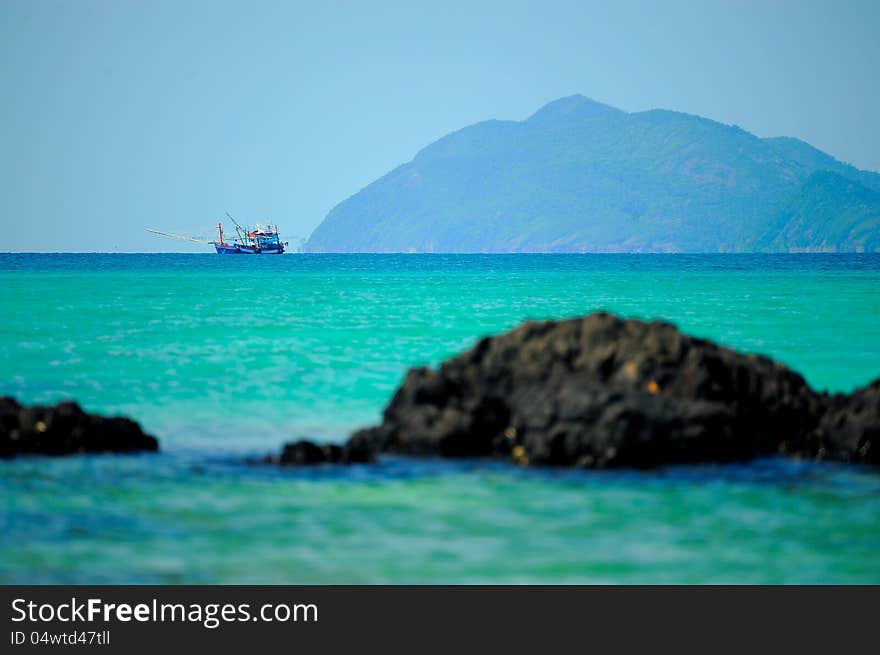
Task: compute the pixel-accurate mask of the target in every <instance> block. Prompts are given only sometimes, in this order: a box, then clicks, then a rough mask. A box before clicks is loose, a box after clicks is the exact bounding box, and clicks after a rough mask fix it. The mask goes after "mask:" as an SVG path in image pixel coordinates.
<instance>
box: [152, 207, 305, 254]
mask: <svg viewBox="0 0 880 655" xmlns="http://www.w3.org/2000/svg"><path fill="white" fill-rule="evenodd" d="M226 215H227V216H229V219H230V220H231V221H232V223H233V225H235V236H234V237H232V241H226V240H225V239H224V236H223V224H222V223H217V239H216V240H215V241H209V240H207V239H197V238H195V237H188V236H184V235H182V234H171V233H169V232H160V231H159V230H153V229H150V228H147V232H152V233H153V234H158V235H159V236H163V237H168V238H170V239H181V240H183V241H191V242H193V243H209V244H211V245H213V246H214V248H215V250H216V251H217V254H218V255H281V254H283V253H284V249H285V248H286V247H287V245H288V244H287V241H282V240H281V236H280V235H279V234H278V226H277V225H268V224H267V225H266V226H262V225H260V224H259V223H257V226H256V227H255V228H254V229H253V230H251V229H250V228H245V227H242V226H241V225H239V224H238V221H236V220H235V219H234V218H232V216H230V215H229V213H228V212H227V214H226Z"/></svg>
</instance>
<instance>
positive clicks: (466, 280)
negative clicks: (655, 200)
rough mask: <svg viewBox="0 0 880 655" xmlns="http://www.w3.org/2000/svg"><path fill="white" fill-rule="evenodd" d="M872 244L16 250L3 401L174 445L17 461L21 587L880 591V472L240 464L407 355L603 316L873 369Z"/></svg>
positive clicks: (838, 381) (11, 488)
mask: <svg viewBox="0 0 880 655" xmlns="http://www.w3.org/2000/svg"><path fill="white" fill-rule="evenodd" d="M878 283H880V257H878V256H870V255H869V256H821V255H820V256H809V255H801V256H746V255H736V256H732V255H707V256H684V255H680V256H679V255H662V256H659V255H653V256H652V255H645V256H642V255H585V256H577V255H562V256H556V255H534V256H532V255H516V256H504V255H486V256H480V255H476V256H420V255H401V256H377V255H372V256H371V255H336V256H334V255H305V256H284V257H275V258H269V257H266V258H259V257H240V258H239V257H219V256H215V255H0V289H2V292H0V293H2V300H3V302H2V303H0V393H3V394H11V395H14V396H16V397H17V398H18V399H19V400H22V401H27V402H37V401H40V402H42V401H53V400H57V399H60V398H64V397H73V398H76V399H77V400H78V401H79V402H80V403H81V404H82V405H83V406H84V407H85V408H86V409H89V410H92V411H101V412H120V413H125V414H128V415H130V416H132V417H134V418H135V419H137V420H139V421H140V422H141V423H142V424H143V425H144V426H145V427H146V428H147V429H148V430H149V431H151V432H152V433H154V434H156V435H157V436H158V437H159V438H160V440H161V442H162V446H163V451H164V452H163V453H161V454H159V455H146V456H122V457H120V456H106V457H96V458H67V459H61V460H49V459H42V458H20V459H16V460H12V461H5V462H0V492H2V497H3V501H2V502H3V504H4V505H3V509H4V511H3V514H2V517H0V521H2V525H0V528H2V530H0V580H2V581H4V582H290V583H298V582H303V583H306V582H318V583H324V582H327V583H331V582H676V581H682V582H880V555H878V554H877V553H878V552H880V494H878V491H880V475H877V474H875V473H874V472H873V471H870V470H866V469H860V468H847V467H842V466H834V465H821V466H820V465H816V464H803V463H796V462H788V461H783V460H767V461H763V462H758V463H754V464H750V465H747V466H727V467H695V468H675V469H669V470H665V471H659V472H654V473H580V472H559V471H520V470H512V469H509V468H507V467H505V466H502V465H498V464H493V463H485V462H483V463H480V462H464V463H449V462H440V461H427V462H412V461H407V460H394V459H391V460H388V461H385V462H383V463H382V464H381V465H380V466H379V467H377V468H374V469H371V468H365V467H352V468H348V469H319V470H315V471H289V470H288V471H278V470H275V469H272V468H269V467H254V466H248V465H245V464H243V463H242V460H243V459H244V458H245V457H247V456H251V455H260V454H264V453H265V452H268V451H271V450H275V449H277V448H278V446H279V445H280V443H281V442H282V441H284V440H287V439H290V438H293V437H296V436H300V435H305V436H310V437H312V438H317V439H321V440H327V439H329V440H339V439H342V438H344V436H345V435H346V434H347V433H348V432H349V431H350V430H351V429H353V428H355V427H358V426H360V425H364V424H369V423H372V422H375V421H376V420H378V418H379V416H380V414H381V410H382V407H383V406H384V404H385V402H387V400H388V398H389V397H390V394H391V393H392V392H393V390H394V388H395V387H396V385H397V384H398V383H399V381H400V379H401V378H402V376H403V374H404V373H405V371H406V369H407V368H408V367H409V366H413V365H419V364H435V363H437V362H438V361H440V360H441V359H443V358H444V357H446V356H449V355H451V354H454V353H456V352H459V351H461V350H462V349H464V348H467V347H469V346H470V345H471V344H472V343H473V342H474V341H475V340H476V339H477V338H478V337H479V336H481V335H484V334H490V333H495V332H498V331H500V330H503V329H507V328H509V327H512V326H513V325H516V324H517V323H518V322H520V321H521V320H524V319H526V318H561V317H567V316H575V315H579V314H583V313H586V312H589V311H595V310H599V309H605V310H610V311H615V312H618V313H621V314H624V315H627V316H637V317H641V318H664V319H667V320H672V321H673V322H675V323H677V324H678V325H679V326H680V327H681V328H682V329H684V330H686V331H689V332H691V333H694V334H697V335H699V336H705V337H709V338H712V339H716V340H718V341H720V342H722V343H724V344H725V345H730V346H733V347H736V348H740V349H743V350H748V351H753V352H761V353H765V354H768V355H771V356H773V357H775V358H777V359H780V360H782V361H784V362H785V363H786V364H789V365H791V366H793V367H794V368H796V369H797V370H799V371H800V372H801V373H803V374H804V375H805V377H806V378H807V380H808V381H809V382H810V383H811V384H813V385H814V386H815V387H816V388H820V389H829V390H832V391H849V390H851V389H852V388H854V387H856V386H860V385H862V384H865V383H866V382H868V381H869V380H871V379H872V378H874V377H877V376H878V375H880V321H878V320H877V319H878V317H880V284H878Z"/></svg>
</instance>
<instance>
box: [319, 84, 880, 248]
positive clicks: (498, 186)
mask: <svg viewBox="0 0 880 655" xmlns="http://www.w3.org/2000/svg"><path fill="white" fill-rule="evenodd" d="M305 250H307V251H310V252H880V174H878V173H875V172H870V171H863V170H859V169H857V168H855V167H853V166H850V165H848V164H845V163H843V162H840V161H838V160H837V159H835V158H834V157H832V156H831V155H829V154H826V153H824V152H822V151H820V150H818V149H816V148H814V147H812V146H811V145H809V144H807V143H805V142H803V141H800V140H798V139H794V138H790V137H777V138H763V139H762V138H759V137H757V136H755V135H754V134H751V133H749V132H746V131H745V130H743V129H741V128H739V127H737V126H731V125H724V124H722V123H718V122H715V121H712V120H709V119H706V118H702V117H700V116H693V115H690V114H683V113H679V112H673V111H666V110H660V109H656V110H651V111H644V112H637V113H627V112H625V111H622V110H620V109H616V108H614V107H610V106H608V105H605V104H602V103H599V102H596V101H594V100H590V99H588V98H585V97H583V96H580V95H575V96H570V97H567V98H561V99H559V100H556V101H554V102H551V103H549V104H548V105H546V106H544V107H543V108H541V109H540V110H539V111H537V112H536V113H535V114H533V115H532V116H531V117H529V118H528V119H527V120H524V121H498V120H490V121H484V122H481V123H477V124H475V125H471V126H469V127H465V128H464V129H461V130H459V131H457V132H453V133H452V134H449V135H447V136H445V137H443V138H442V139H440V140H438V141H436V142H434V143H432V144H430V145H429V146H427V147H426V148H424V149H423V150H421V151H420V152H419V153H418V154H417V155H416V156H415V158H414V159H413V160H412V161H410V162H408V163H405V164H403V165H401V166H399V167H397V168H395V169H394V170H393V171H391V172H390V173H388V174H387V175H385V176H384V177H382V178H380V179H378V180H376V181H375V182H373V183H372V184H370V185H368V186H367V187H365V188H364V189H362V190H361V191H359V192H358V193H356V194H354V195H353V196H351V197H350V198H348V199H346V200H344V201H343V202H341V203H340V204H338V205H337V206H336V207H335V208H334V209H333V210H332V211H331V212H330V213H329V214H328V215H327V216H326V218H325V219H324V220H323V222H322V223H321V224H320V225H319V226H318V228H317V229H316V230H315V232H314V233H313V234H312V236H311V238H310V239H309V241H308V242H307V244H306V246H305Z"/></svg>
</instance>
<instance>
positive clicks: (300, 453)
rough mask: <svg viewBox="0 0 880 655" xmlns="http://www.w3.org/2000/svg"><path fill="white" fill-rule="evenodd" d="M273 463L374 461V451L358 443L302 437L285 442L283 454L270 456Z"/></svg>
mask: <svg viewBox="0 0 880 655" xmlns="http://www.w3.org/2000/svg"><path fill="white" fill-rule="evenodd" d="M268 461H269V462H271V463H278V464H281V465H282V466H304V465H309V464H355V463H361V462H371V461H373V451H372V450H364V449H362V448H359V447H358V445H357V444H354V445H351V444H345V445H344V446H340V445H338V444H322V445H318V444H316V443H313V442H311V441H308V440H305V439H300V440H299V441H292V442H290V443H288V444H285V445H284V447H283V448H282V450H281V455H280V456H279V457H277V458H269V460H268Z"/></svg>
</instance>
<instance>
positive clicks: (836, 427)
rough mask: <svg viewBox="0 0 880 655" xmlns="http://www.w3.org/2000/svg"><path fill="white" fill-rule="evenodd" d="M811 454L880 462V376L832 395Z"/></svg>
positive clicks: (817, 456)
mask: <svg viewBox="0 0 880 655" xmlns="http://www.w3.org/2000/svg"><path fill="white" fill-rule="evenodd" d="M810 455H811V456H813V457H815V458H818V459H825V458H827V459H838V460H843V461H850V462H862V463H865V464H873V465H875V466H878V465H880V379H878V380H875V381H874V382H872V383H871V384H870V385H868V386H867V387H863V388H861V389H857V390H856V391H854V392H853V393H852V394H850V395H843V394H839V395H836V396H834V397H832V398H831V400H830V402H829V408H828V411H827V412H826V413H825V414H824V415H823V417H822V420H821V421H820V423H819V428H818V430H817V431H816V434H815V435H814V439H813V441H812V443H811V451H810Z"/></svg>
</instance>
